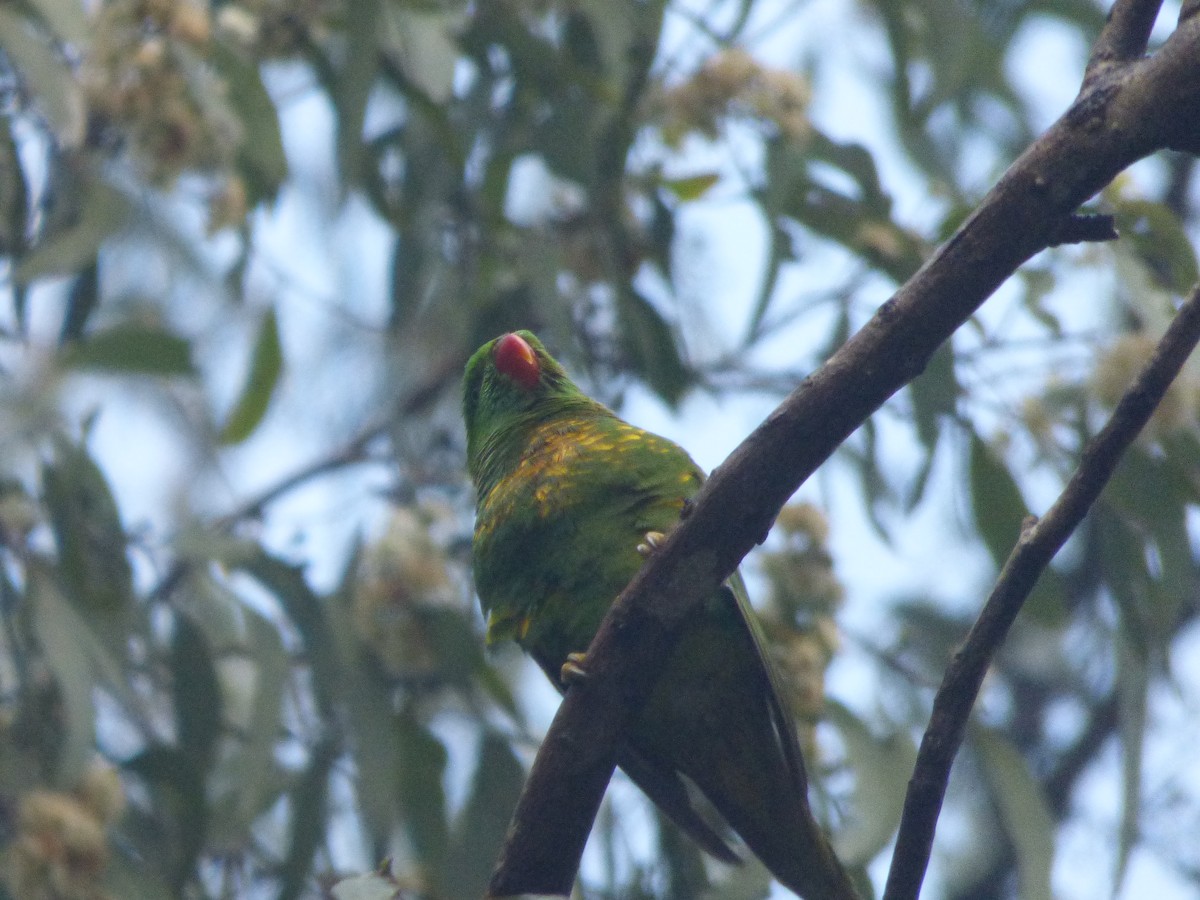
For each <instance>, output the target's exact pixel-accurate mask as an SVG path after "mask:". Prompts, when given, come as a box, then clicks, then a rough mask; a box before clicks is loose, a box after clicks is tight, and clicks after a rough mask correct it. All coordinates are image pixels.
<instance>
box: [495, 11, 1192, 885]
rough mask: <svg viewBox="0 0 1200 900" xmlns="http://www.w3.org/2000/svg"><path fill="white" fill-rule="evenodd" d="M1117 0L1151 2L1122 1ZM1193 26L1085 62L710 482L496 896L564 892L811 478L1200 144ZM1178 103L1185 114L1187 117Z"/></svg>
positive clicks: (556, 726) (555, 761) (541, 790)
mask: <svg viewBox="0 0 1200 900" xmlns="http://www.w3.org/2000/svg"><path fill="white" fill-rule="evenodd" d="M1127 5H1128V6H1136V8H1137V9H1139V10H1141V9H1143V8H1145V4H1137V3H1132V4H1124V3H1122V4H1120V8H1121V9H1122V10H1124V9H1125V8H1126V6H1127ZM1133 18H1134V19H1135V20H1136V21H1139V22H1140V21H1142V20H1143V19H1144V18H1145V16H1144V15H1143V16H1135V17H1133ZM1198 20H1200V17H1192V18H1190V19H1188V20H1187V21H1181V23H1180V26H1179V28H1178V29H1177V30H1176V31H1175V33H1174V34H1172V35H1171V37H1170V38H1169V39H1168V40H1167V41H1166V42H1165V44H1164V45H1163V46H1162V47H1161V48H1160V49H1159V50H1158V52H1157V53H1156V54H1155V55H1154V56H1152V57H1149V58H1147V59H1137V60H1136V61H1130V62H1124V63H1119V62H1114V63H1113V64H1112V65H1110V66H1107V67H1103V68H1102V69H1098V70H1096V71H1095V72H1094V73H1093V76H1092V77H1091V78H1090V80H1089V82H1088V83H1087V84H1085V85H1084V88H1083V90H1081V92H1080V94H1079V97H1078V98H1076V100H1075V102H1074V103H1073V104H1072V105H1071V107H1070V108H1069V109H1068V110H1067V111H1066V113H1065V114H1064V115H1063V116H1062V118H1060V119H1059V120H1058V121H1057V122H1056V123H1055V124H1054V125H1053V126H1052V127H1051V128H1050V130H1049V131H1047V132H1046V134H1045V135H1043V136H1042V137H1041V138H1040V139H1039V140H1038V141H1036V142H1035V143H1034V144H1033V145H1032V146H1031V147H1030V148H1029V149H1028V150H1027V151H1026V152H1025V153H1024V154H1022V156H1021V157H1020V158H1019V159H1018V160H1017V161H1016V162H1015V163H1014V164H1013V165H1012V167H1011V168H1010V169H1009V170H1008V172H1007V173H1005V175H1004V176H1003V177H1002V178H1001V179H1000V181H999V182H998V183H997V185H996V186H995V187H994V188H993V189H992V191H991V192H990V193H989V194H988V195H987V197H986V198H984V201H983V202H982V204H981V205H980V206H979V208H978V209H977V210H976V212H975V213H974V214H973V215H972V216H971V217H970V218H969V219H968V220H967V221H966V222H965V223H964V224H963V225H962V227H961V228H960V229H959V230H958V232H957V233H956V234H955V235H954V236H953V237H952V238H951V239H950V240H949V241H948V242H947V243H946V244H945V245H944V246H942V247H941V248H939V250H938V251H937V252H936V253H935V254H934V255H933V257H931V258H930V260H929V261H928V262H927V263H926V264H925V265H924V266H923V267H922V268H921V270H920V271H919V272H918V273H917V274H916V275H915V276H913V278H912V279H910V280H909V282H908V283H907V284H905V285H904V286H903V287H902V288H901V289H900V290H899V291H898V292H897V293H896V294H895V295H894V296H893V297H892V298H891V299H890V300H888V301H887V302H886V303H884V304H883V306H882V307H880V309H879V311H878V313H877V314H876V315H875V316H874V317H873V318H872V319H871V321H869V322H868V323H867V324H866V325H865V326H864V327H863V329H862V330H861V331H859V332H858V333H857V334H855V335H854V336H853V337H852V338H850V340H848V341H847V342H846V343H845V344H844V345H843V346H842V347H841V348H840V349H839V350H838V351H837V352H836V353H835V354H834V355H833V356H832V357H831V358H830V359H829V360H828V361H827V362H826V363H825V365H824V366H822V367H821V368H820V369H819V370H818V371H817V372H815V373H813V374H812V375H811V376H809V377H808V378H807V379H805V381H804V382H803V383H801V385H800V386H799V387H798V388H797V389H796V390H795V391H794V392H793V393H792V394H791V395H790V396H789V397H788V398H787V399H786V400H785V401H784V403H783V404H782V405H781V406H780V407H779V408H778V409H776V410H775V411H774V412H773V413H772V414H771V415H770V416H769V417H768V418H767V419H766V421H765V422H763V423H762V425H760V426H759V427H758V428H757V429H756V430H755V431H754V433H753V434H751V435H750V436H749V437H748V438H747V439H746V440H745V441H744V442H743V443H742V445H741V446H739V447H738V448H737V450H735V451H734V453H733V454H732V455H731V456H730V457H729V459H728V460H726V461H725V463H723V464H722V465H721V466H720V467H719V468H718V469H717V470H716V471H715V472H714V473H713V475H712V477H711V478H710V479H709V480H708V481H707V482H706V483H705V485H704V488H703V489H702V490H701V492H700V494H699V495H698V496H697V498H696V502H695V505H694V506H693V507H692V512H691V514H690V515H689V516H687V517H686V518H685V519H684V520H683V521H682V522H681V523H680V525H679V527H678V528H676V529H675V530H674V531H673V532H672V534H671V535H670V536H669V538H668V540H667V541H666V543H665V544H664V545H663V547H662V548H660V550H659V552H658V553H656V554H655V556H654V557H653V558H652V559H651V560H650V561H649V562H648V563H647V565H646V566H645V567H644V568H643V569H642V570H641V572H639V574H638V575H637V577H636V578H635V579H634V580H633V581H632V582H631V583H630V585H629V586H628V587H627V588H626V590H625V591H624V592H623V593H622V594H621V597H620V598H619V599H618V600H617V601H616V603H615V604H614V605H613V608H612V609H611V610H610V612H609V614H608V616H607V617H606V618H605V621H604V624H603V625H602V626H601V628H600V631H599V632H598V633H597V635H596V638H595V640H594V641H593V642H592V645H591V647H590V648H589V649H588V671H589V678H588V679H587V682H586V683H585V684H582V685H578V686H575V687H572V688H571V689H570V690H569V691H568V692H567V695H566V697H565V699H564V701H563V703H562V706H561V707H560V709H559V711H558V715H557V716H556V717H555V720H554V723H553V725H552V726H551V728H550V731H549V732H548V733H547V735H546V739H545V741H544V742H543V745H542V748H541V751H540V752H539V754H538V757H537V759H536V761H535V763H534V766H533V770H532V771H531V772H530V776H529V780H528V782H527V784H526V786H525V791H524V792H523V794H522V796H521V799H520V802H519V803H518V806H517V810H516V813H515V814H514V819H513V823H512V825H511V827H510V831H509V835H508V839H507V841H506V843H505V847H504V849H503V851H502V852H501V856H500V859H499V861H498V863H497V867H496V870H495V872H494V873H493V876H492V882H491V885H490V888H489V892H490V894H491V895H492V896H507V895H512V894H519V893H543V894H563V895H565V894H567V893H569V891H570V888H571V884H572V882H573V879H574V877H575V873H576V871H577V869H578V865H579V859H580V856H581V854H582V851H583V846H584V843H585V841H586V839H587V834H588V831H589V829H590V827H591V822H592V819H593V817H594V815H595V811H596V809H597V808H598V807H599V804H600V800H601V798H602V796H603V793H604V789H605V786H606V785H607V783H608V780H609V778H610V776H611V774H612V771H613V768H614V764H615V756H616V747H617V744H618V742H619V741H620V739H621V735H622V734H624V733H625V731H626V729H627V727H628V725H629V724H630V722H631V721H632V719H633V717H634V716H636V715H637V713H638V712H639V710H640V709H641V707H642V705H643V704H644V702H645V700H646V697H647V695H648V693H649V691H650V690H651V688H652V686H653V684H654V682H655V680H656V679H657V678H658V676H659V674H660V673H661V671H662V665H663V662H664V660H665V659H666V657H667V654H668V651H669V650H670V648H671V647H673V646H674V643H675V641H676V640H677V639H678V635H679V632H680V630H681V628H682V625H683V623H684V621H685V620H686V619H687V618H688V617H689V616H690V615H692V614H693V613H694V610H695V608H696V606H697V603H698V601H699V599H700V598H702V597H704V596H707V595H709V594H710V593H711V592H712V591H713V590H714V589H715V588H716V586H717V585H718V584H720V583H721V582H722V581H724V579H726V578H728V577H729V575H730V574H731V573H732V572H733V570H734V569H735V568H736V567H737V565H738V563H739V562H740V561H741V559H742V557H744V556H745V554H746V553H747V552H748V551H749V550H750V549H751V548H752V547H753V546H754V544H755V543H757V542H759V541H760V540H762V538H763V537H764V536H765V535H766V533H767V531H768V529H769V527H770V524H771V521H772V519H773V518H774V516H775V515H776V513H777V512H778V510H779V509H780V508H781V507H782V506H783V504H784V503H785V502H786V501H787V499H788V498H789V497H790V496H791V495H792V494H793V493H794V492H795V490H796V488H798V487H799V486H800V484H801V483H802V482H803V481H804V479H806V478H807V477H808V476H809V475H810V474H812V472H813V471H814V470H815V469H816V468H817V467H818V466H819V465H820V464H821V463H822V462H824V460H825V459H826V458H828V457H829V455H830V454H831V453H832V452H833V451H834V450H835V449H836V448H837V446H838V445H839V444H840V443H841V442H842V441H843V440H845V439H846V437H848V436H849V435H850V434H851V433H852V432H853V431H854V430H855V429H856V428H857V427H858V426H859V425H860V424H861V423H862V422H863V421H864V420H865V419H866V418H867V416H869V415H870V414H871V413H872V412H874V411H875V410H876V409H878V408H879V406H880V405H882V404H883V402H884V401H885V400H887V398H888V397H890V396H891V395H892V394H893V393H895V392H896V391H898V390H899V389H900V388H901V387H903V385H904V384H906V383H907V382H908V381H910V380H911V379H912V378H913V377H915V376H916V375H917V374H919V373H920V372H921V371H922V370H923V369H924V367H925V365H926V364H927V362H928V360H929V358H930V356H931V355H932V354H933V352H934V351H935V350H936V349H937V348H938V347H939V346H940V345H941V344H942V343H943V342H944V341H946V340H947V339H948V338H949V337H950V335H951V334H953V333H954V331H955V330H956V329H957V328H958V327H959V326H960V325H961V324H962V323H963V322H965V321H966V320H967V318H968V317H969V316H970V315H971V314H972V313H973V312H974V311H975V310H976V309H977V308H978V307H979V306H980V305H981V304H982V303H983V301H984V300H985V299H986V298H987V297H988V296H989V295H990V294H991V293H992V292H993V291H994V290H995V289H996V288H997V287H999V285H1000V284H1002V283H1003V282H1004V280H1005V279H1007V278H1008V277H1009V276H1010V275H1011V274H1012V273H1013V272H1014V271H1015V270H1016V269H1017V267H1018V266H1020V265H1021V264H1022V263H1024V262H1025V261H1026V260H1027V259H1029V258H1030V257H1031V256H1033V255H1034V254H1035V253H1037V252H1039V251H1040V250H1042V249H1044V248H1045V247H1046V246H1048V244H1049V243H1050V241H1051V240H1052V239H1053V237H1054V236H1055V234H1056V233H1058V232H1059V231H1060V229H1061V228H1062V223H1063V221H1064V220H1065V219H1066V218H1067V217H1068V216H1070V215H1071V214H1072V213H1073V212H1074V211H1075V210H1076V209H1077V208H1078V207H1079V206H1080V204H1082V203H1083V202H1084V201H1086V200H1087V199H1088V198H1089V197H1091V196H1092V195H1093V194H1095V193H1096V192H1097V191H1098V190H1100V189H1101V188H1102V187H1103V186H1104V185H1106V184H1107V183H1108V182H1109V181H1111V180H1112V178H1113V177H1115V176H1116V175H1117V174H1118V173H1119V172H1120V171H1122V170H1123V169H1124V168H1126V167H1127V166H1129V165H1130V164H1131V163H1133V162H1135V161H1136V160H1138V159H1140V158H1142V157H1144V156H1146V155H1148V154H1150V153H1152V152H1154V151H1156V150H1159V149H1162V148H1164V147H1174V148H1181V147H1184V146H1185V145H1186V144H1187V143H1188V142H1189V141H1190V142H1195V143H1196V144H1198V145H1200V21H1198ZM1112 27H1115V26H1112V25H1111V24H1110V26H1109V28H1112ZM1107 31H1108V29H1106V33H1107ZM1117 43H1118V45H1119V46H1120V47H1122V48H1127V47H1128V46H1129V44H1130V42H1128V41H1126V42H1117ZM1122 52H1126V51H1125V50H1123V51H1122ZM1181 110H1188V111H1192V112H1193V113H1195V114H1194V115H1183V116H1182V118H1181Z"/></svg>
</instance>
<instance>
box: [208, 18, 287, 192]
mask: <svg viewBox="0 0 1200 900" xmlns="http://www.w3.org/2000/svg"><path fill="white" fill-rule="evenodd" d="M212 59H213V62H214V63H215V64H216V67H217V71H218V72H220V73H221V76H222V78H223V79H224V81H225V84H226V85H227V87H228V92H229V102H230V103H231V104H232V106H233V109H234V111H235V112H236V114H237V117H238V120H239V121H240V123H241V125H242V129H243V133H242V141H241V143H240V144H239V146H238V162H239V168H240V169H241V172H242V175H243V178H244V180H245V182H246V186H247V188H248V189H249V191H248V199H249V202H250V204H251V205H255V204H257V203H258V202H260V201H262V200H266V201H267V202H271V201H274V199H275V196H276V195H277V194H278V193H279V186H280V185H281V184H282V183H283V182H284V180H285V179H286V178H287V176H288V162H287V155H286V154H285V153H284V149H283V135H282V133H281V131H280V128H279V110H278V109H276V107H275V104H274V102H272V100H271V95H270V94H268V93H267V89H266V88H265V87H264V86H263V82H262V73H261V72H260V71H259V67H258V64H257V63H256V62H255V61H254V60H251V59H248V58H245V57H243V56H242V55H241V54H239V53H238V52H237V51H236V50H234V49H233V48H231V47H229V46H227V45H226V44H224V43H222V42H221V41H216V42H214V44H213V53H212Z"/></svg>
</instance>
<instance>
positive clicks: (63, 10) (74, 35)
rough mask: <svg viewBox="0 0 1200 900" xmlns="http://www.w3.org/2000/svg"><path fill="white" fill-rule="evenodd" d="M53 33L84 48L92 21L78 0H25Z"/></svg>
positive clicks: (77, 46)
mask: <svg viewBox="0 0 1200 900" xmlns="http://www.w3.org/2000/svg"><path fill="white" fill-rule="evenodd" d="M26 2H27V3H28V4H29V6H30V7H31V8H32V9H34V10H36V11H37V14H38V16H39V17H40V18H41V20H42V21H43V22H45V23H46V26H47V27H48V28H49V29H50V30H51V31H52V32H53V33H54V36H55V38H57V39H58V40H59V41H61V42H63V43H65V44H71V45H72V46H73V47H74V49H75V50H77V51H78V50H85V49H86V48H87V46H88V44H89V43H91V37H92V22H91V19H90V18H89V17H88V15H87V12H86V11H85V10H84V4H83V3H81V2H80V0H26Z"/></svg>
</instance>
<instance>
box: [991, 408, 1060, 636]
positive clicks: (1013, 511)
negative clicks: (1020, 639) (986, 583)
mask: <svg viewBox="0 0 1200 900" xmlns="http://www.w3.org/2000/svg"><path fill="white" fill-rule="evenodd" d="M969 465H970V471H971V477H970V486H971V508H972V511H973V512H974V514H975V527H976V529H977V530H978V531H979V536H980V537H981V538H982V539H983V543H984V546H986V547H987V549H988V552H989V553H990V554H991V556H992V559H993V561H995V563H996V566H997V568H999V567H1002V566H1003V565H1004V563H1005V561H1006V560H1007V559H1008V556H1009V554H1010V553H1012V550H1013V547H1015V546H1016V543H1017V539H1018V538H1019V537H1020V536H1021V529H1022V527H1024V522H1025V519H1026V517H1028V515H1029V509H1028V507H1027V506H1026V505H1025V498H1024V497H1022V496H1021V489H1020V488H1019V487H1017V482H1016V479H1014V478H1013V476H1012V473H1011V472H1010V471H1009V470H1008V467H1007V466H1005V465H1004V464H1003V463H1001V462H1000V460H999V459H997V457H996V455H995V454H994V453H993V452H992V449H991V448H990V447H988V445H987V444H985V443H984V442H983V439H982V438H980V437H979V435H978V434H976V433H975V432H974V431H972V432H971V449H970V463H969ZM1063 597H1064V593H1063V583H1062V576H1060V575H1059V574H1058V573H1057V572H1056V571H1055V570H1054V569H1050V568H1048V569H1046V570H1045V571H1044V572H1043V573H1042V574H1041V576H1040V577H1039V578H1038V581H1037V584H1035V585H1034V587H1033V590H1032V591H1031V592H1030V594H1029V599H1028V600H1026V601H1025V607H1024V608H1025V611H1026V612H1027V613H1028V614H1029V615H1030V616H1031V617H1033V618H1034V619H1036V620H1037V621H1038V622H1040V623H1042V624H1044V625H1056V624H1060V623H1061V622H1062V621H1063V620H1064V618H1065V616H1066V608H1065V606H1064V602H1063Z"/></svg>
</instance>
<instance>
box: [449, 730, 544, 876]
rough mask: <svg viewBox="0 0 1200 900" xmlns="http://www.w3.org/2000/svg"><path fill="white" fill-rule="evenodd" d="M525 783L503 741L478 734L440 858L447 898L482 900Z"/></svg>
mask: <svg viewBox="0 0 1200 900" xmlns="http://www.w3.org/2000/svg"><path fill="white" fill-rule="evenodd" d="M524 784H525V769H524V768H523V767H522V766H521V763H520V762H519V761H518V760H517V757H516V756H515V755H514V754H513V751H512V747H511V745H510V744H509V742H508V741H507V740H506V739H504V738H503V737H500V736H499V735H496V734H492V733H488V734H486V735H484V738H483V744H482V745H481V746H480V748H479V762H478V763H477V764H476V766H475V778H474V780H473V781H472V784H471V793H470V795H469V796H468V797H467V802H466V805H465V806H464V807H463V809H462V812H460V813H459V815H458V818H457V821H456V823H455V828H454V832H453V834H452V836H451V840H450V846H449V849H448V851H447V853H446V870H445V876H444V878H443V884H444V885H445V891H446V896H448V897H482V896H483V895H484V894H485V893H486V889H487V884H488V878H489V877H490V875H491V870H492V865H493V864H494V862H495V860H496V856H497V854H498V853H499V852H500V847H501V845H502V844H503V842H504V836H505V834H506V832H507V831H508V823H509V820H510V819H511V818H512V812H513V810H514V809H516V806H517V799H518V798H519V797H520V796H521V788H522V787H523V786H524Z"/></svg>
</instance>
